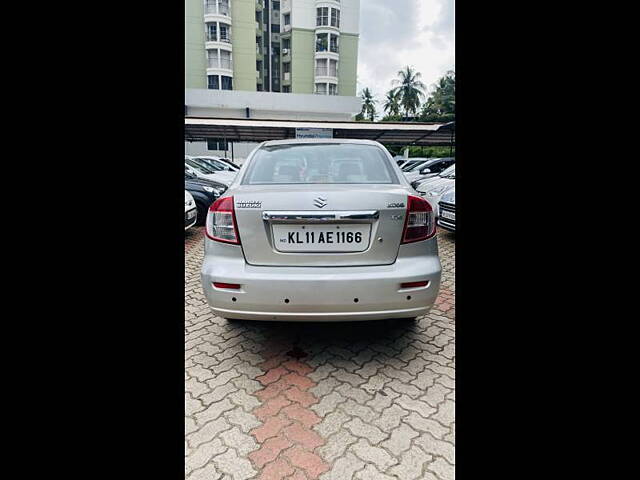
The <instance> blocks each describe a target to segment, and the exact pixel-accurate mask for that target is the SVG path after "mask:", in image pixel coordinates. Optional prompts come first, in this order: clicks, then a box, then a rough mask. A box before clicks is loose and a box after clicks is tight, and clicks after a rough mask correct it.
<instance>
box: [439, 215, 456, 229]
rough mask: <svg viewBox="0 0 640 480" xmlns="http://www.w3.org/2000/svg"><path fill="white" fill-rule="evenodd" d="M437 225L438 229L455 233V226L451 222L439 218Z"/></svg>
mask: <svg viewBox="0 0 640 480" xmlns="http://www.w3.org/2000/svg"><path fill="white" fill-rule="evenodd" d="M437 224H438V226H439V227H442V228H444V229H445V230H449V231H450V232H455V231H456V224H455V222H452V221H451V220H445V219H444V218H442V217H440V218H438V222H437Z"/></svg>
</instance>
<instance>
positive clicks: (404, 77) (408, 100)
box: [393, 66, 427, 117]
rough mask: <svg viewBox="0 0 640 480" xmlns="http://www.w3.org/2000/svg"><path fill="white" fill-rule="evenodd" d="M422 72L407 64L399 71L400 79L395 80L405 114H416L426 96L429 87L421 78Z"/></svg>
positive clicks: (394, 83)
mask: <svg viewBox="0 0 640 480" xmlns="http://www.w3.org/2000/svg"><path fill="white" fill-rule="evenodd" d="M421 78H422V74H421V73H420V72H417V71H416V70H415V69H413V68H411V67H409V66H407V67H405V68H404V69H403V70H400V71H399V72H398V79H397V80H394V81H393V85H397V86H396V90H397V91H398V93H399V94H400V105H401V106H402V108H403V109H404V113H405V116H407V117H409V116H416V114H417V112H418V109H419V108H420V105H421V103H422V99H423V98H424V96H425V93H424V92H425V90H426V89H427V87H426V86H425V84H424V83H422V81H421V80H420V79H421Z"/></svg>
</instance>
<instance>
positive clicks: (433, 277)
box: [201, 238, 441, 322]
mask: <svg viewBox="0 0 640 480" xmlns="http://www.w3.org/2000/svg"><path fill="white" fill-rule="evenodd" d="M207 241H209V240H207ZM427 242H433V245H432V247H431V248H425V245H424V244H425V243H427ZM435 242H436V239H435V238H432V239H430V240H427V241H426V242H417V243H415V244H408V245H402V246H401V247H400V254H399V256H398V258H397V260H396V262H395V263H394V264H392V265H379V266H357V267H270V266H253V265H248V264H247V263H246V262H245V260H244V256H243V255H242V251H241V247H237V246H229V245H224V246H221V247H220V248H217V247H216V248H214V249H211V250H213V251H214V252H215V251H224V252H225V253H224V254H223V255H216V254H214V253H213V252H211V251H209V252H208V253H207V255H206V256H205V260H204V262H203V265H202V272H201V280H202V286H203V289H204V293H205V296H206V298H207V301H208V303H209V305H210V306H211V308H212V310H213V312H214V313H216V314H217V315H219V316H221V317H225V318H232V319H246V320H282V321H325V322H331V321H352V320H377V319H388V318H406V317H417V316H420V315H424V314H426V313H427V312H428V311H429V308H430V307H431V305H433V303H434V302H435V299H436V297H437V295H438V290H439V288H440V273H441V266H440V260H439V258H438V255H437V246H436V243H435ZM425 252H429V254H428V255H427V254H425ZM425 280H426V281H428V282H429V283H428V285H427V286H426V287H418V288H409V289H402V288H401V287H400V284H401V283H404V282H416V281H425ZM213 282H222V283H232V284H239V285H241V288H240V289H239V290H229V289H220V288H216V287H214V286H213ZM234 299H235V300H234ZM356 299H357V301H356Z"/></svg>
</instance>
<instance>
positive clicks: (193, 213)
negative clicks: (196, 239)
mask: <svg viewBox="0 0 640 480" xmlns="http://www.w3.org/2000/svg"><path fill="white" fill-rule="evenodd" d="M197 220H198V209H197V208H196V202H195V201H194V200H193V196H192V195H191V194H190V193H189V192H187V191H186V190H185V191H184V229H185V230H187V229H189V228H191V227H193V226H194V225H195V223H196V221H197Z"/></svg>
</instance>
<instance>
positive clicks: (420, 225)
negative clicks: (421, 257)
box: [402, 195, 436, 243]
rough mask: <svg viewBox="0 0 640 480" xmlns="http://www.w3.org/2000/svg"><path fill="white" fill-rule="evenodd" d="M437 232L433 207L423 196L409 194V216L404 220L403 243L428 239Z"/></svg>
mask: <svg viewBox="0 0 640 480" xmlns="http://www.w3.org/2000/svg"><path fill="white" fill-rule="evenodd" d="M435 233H436V223H435V221H434V215H433V209H432V208H431V205H430V204H429V202H427V201H426V200H425V199H424V198H422V197H416V196H414V195H409V198H408V200H407V218H405V220H404V232H403V234H402V243H412V242H419V241H421V240H427V239H428V238H431V237H433V236H434V235H435Z"/></svg>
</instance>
